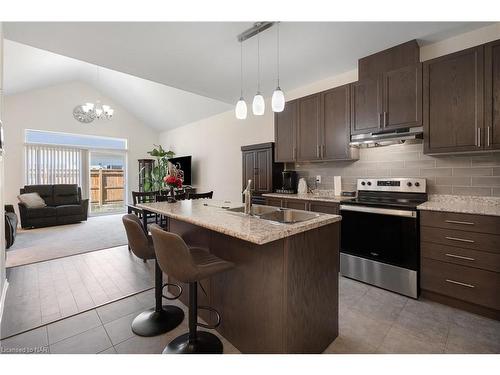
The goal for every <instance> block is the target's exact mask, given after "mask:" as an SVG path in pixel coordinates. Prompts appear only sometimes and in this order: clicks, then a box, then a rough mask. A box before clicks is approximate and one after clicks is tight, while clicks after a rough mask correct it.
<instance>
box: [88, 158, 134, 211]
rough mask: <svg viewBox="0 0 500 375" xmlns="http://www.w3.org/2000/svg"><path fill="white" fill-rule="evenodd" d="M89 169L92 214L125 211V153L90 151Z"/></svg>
mask: <svg viewBox="0 0 500 375" xmlns="http://www.w3.org/2000/svg"><path fill="white" fill-rule="evenodd" d="M89 169H90V179H89V181H90V184H89V187H90V194H89V195H90V212H91V214H94V215H99V214H111V213H121V212H125V197H126V178H127V176H126V159H125V154H124V153H113V152H103V151H89Z"/></svg>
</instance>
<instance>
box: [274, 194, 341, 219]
mask: <svg viewBox="0 0 500 375" xmlns="http://www.w3.org/2000/svg"><path fill="white" fill-rule="evenodd" d="M266 205H267V206H274V207H283V208H291V209H295V210H304V211H312V212H320V213H324V214H331V215H338V214H339V208H340V205H339V203H337V202H323V201H311V200H306V199H294V198H271V197H266Z"/></svg>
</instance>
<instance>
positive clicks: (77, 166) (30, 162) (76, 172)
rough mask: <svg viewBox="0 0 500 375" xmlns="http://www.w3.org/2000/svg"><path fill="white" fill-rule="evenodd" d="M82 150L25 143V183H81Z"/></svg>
mask: <svg viewBox="0 0 500 375" xmlns="http://www.w3.org/2000/svg"><path fill="white" fill-rule="evenodd" d="M82 152H83V151H82V150H81V149H78V148H70V147H58V146H41V145H26V146H25V148H24V160H25V168H24V170H25V173H26V176H25V180H26V185H38V184H78V186H81V183H82V177H83V176H82Z"/></svg>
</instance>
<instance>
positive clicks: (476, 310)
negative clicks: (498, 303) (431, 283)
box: [420, 290, 500, 320]
mask: <svg viewBox="0 0 500 375" xmlns="http://www.w3.org/2000/svg"><path fill="white" fill-rule="evenodd" d="M420 296H421V297H424V298H427V299H429V300H432V301H434V302H438V303H442V304H443V305H448V306H451V307H454V308H456V309H460V310H464V311H468V312H471V313H473V314H478V315H482V316H485V317H487V318H490V319H495V320H500V311H499V310H493V309H490V308H488V307H484V306H480V305H476V304H474V303H470V302H465V301H462V300H459V299H456V298H453V297H449V296H445V295H442V294H439V293H435V292H431V291H429V290H421V292H420Z"/></svg>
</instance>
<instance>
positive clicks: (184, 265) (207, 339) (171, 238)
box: [150, 224, 234, 354]
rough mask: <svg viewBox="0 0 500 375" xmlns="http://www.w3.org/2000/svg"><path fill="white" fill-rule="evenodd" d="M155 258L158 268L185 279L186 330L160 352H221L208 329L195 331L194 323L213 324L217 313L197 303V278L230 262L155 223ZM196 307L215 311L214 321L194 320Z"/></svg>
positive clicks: (207, 275)
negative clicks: (187, 300)
mask: <svg viewBox="0 0 500 375" xmlns="http://www.w3.org/2000/svg"><path fill="white" fill-rule="evenodd" d="M150 229H151V234H152V236H153V243H154V248H155V251H156V258H157V259H158V263H159V264H160V268H161V269H162V270H163V271H164V272H165V273H166V274H168V275H169V276H172V277H173V278H175V279H176V280H179V281H181V282H184V283H189V332H188V333H185V334H183V335H181V336H178V337H177V338H175V339H174V340H172V341H171V342H170V343H169V344H168V345H167V346H166V347H165V349H164V350H163V353H164V354H218V353H222V350H223V347H222V342H221V341H220V340H219V338H218V337H217V336H215V335H214V334H212V333H210V332H206V331H198V330H197V327H198V326H200V327H204V328H211V329H213V328H217V327H218V326H219V325H220V322H221V317H220V315H219V313H218V312H217V311H216V310H215V309H213V308H211V307H208V306H198V281H200V280H203V279H206V278H207V277H210V276H214V275H216V274H218V273H221V272H224V271H227V270H229V269H230V268H233V267H234V264H233V263H231V262H228V261H225V260H223V259H220V258H218V257H216V256H215V255H212V254H210V253H209V252H207V251H206V250H204V249H200V248H189V247H188V246H187V245H186V243H185V242H184V240H183V239H182V238H181V237H180V236H178V235H177V234H174V233H169V232H165V231H164V230H162V229H161V228H160V227H159V226H158V225H156V224H153V225H152V226H151V227H150ZM198 308H200V309H205V310H209V311H211V312H213V313H215V314H216V315H217V322H216V323H215V324H214V325H212V326H210V325H207V324H202V323H198Z"/></svg>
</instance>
